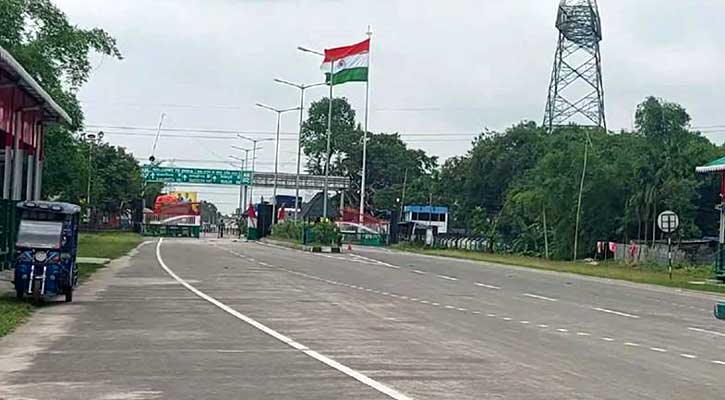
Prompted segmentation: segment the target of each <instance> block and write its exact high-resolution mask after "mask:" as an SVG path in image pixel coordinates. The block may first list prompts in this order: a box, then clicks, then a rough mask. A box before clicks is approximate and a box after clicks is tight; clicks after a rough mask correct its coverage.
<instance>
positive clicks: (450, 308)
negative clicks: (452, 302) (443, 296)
mask: <svg viewBox="0 0 725 400" xmlns="http://www.w3.org/2000/svg"><path fill="white" fill-rule="evenodd" d="M446 308H447V309H449V310H452V309H454V308H456V307H453V306H446Z"/></svg>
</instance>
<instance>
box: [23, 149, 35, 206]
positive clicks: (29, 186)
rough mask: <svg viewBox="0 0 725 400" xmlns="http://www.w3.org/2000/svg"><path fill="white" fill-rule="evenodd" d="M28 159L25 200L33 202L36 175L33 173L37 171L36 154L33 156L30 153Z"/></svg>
mask: <svg viewBox="0 0 725 400" xmlns="http://www.w3.org/2000/svg"><path fill="white" fill-rule="evenodd" d="M27 159H28V173H27V175H26V176H25V198H24V200H32V199H33V192H34V190H33V184H34V183H35V175H33V171H34V170H35V154H31V153H30V152H28V155H27Z"/></svg>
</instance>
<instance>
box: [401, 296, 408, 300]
mask: <svg viewBox="0 0 725 400" xmlns="http://www.w3.org/2000/svg"><path fill="white" fill-rule="evenodd" d="M400 298H401V299H403V300H408V296H400Z"/></svg>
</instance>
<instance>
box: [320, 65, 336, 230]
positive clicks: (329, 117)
mask: <svg viewBox="0 0 725 400" xmlns="http://www.w3.org/2000/svg"><path fill="white" fill-rule="evenodd" d="M334 74H335V60H332V59H330V82H329V85H330V101H329V107H328V109H327V153H325V190H324V198H323V199H322V216H323V218H327V186H328V181H329V178H330V140H331V137H332V87H333V86H334V83H335V82H334V80H333V78H334Z"/></svg>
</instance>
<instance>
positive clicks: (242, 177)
mask: <svg viewBox="0 0 725 400" xmlns="http://www.w3.org/2000/svg"><path fill="white" fill-rule="evenodd" d="M143 176H144V180H145V181H146V182H164V183H196V184H205V185H235V186H239V185H249V184H250V183H251V181H252V173H251V171H238V170H237V171H235V170H228V169H204V168H175V167H154V166H150V165H144V166H143Z"/></svg>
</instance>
